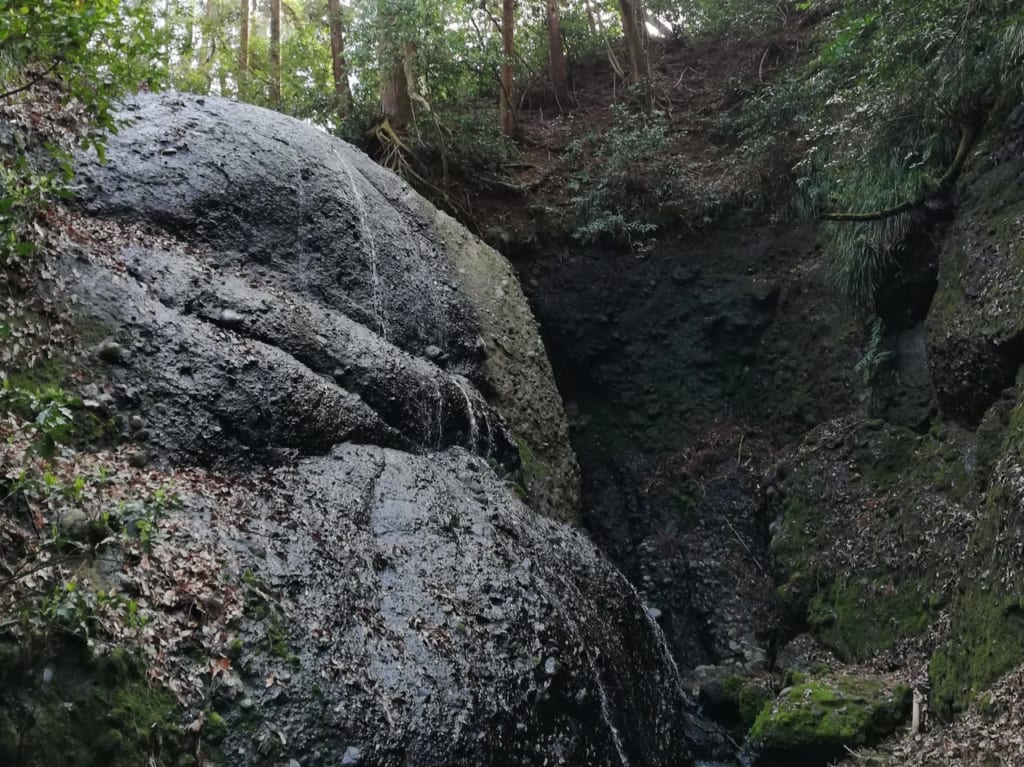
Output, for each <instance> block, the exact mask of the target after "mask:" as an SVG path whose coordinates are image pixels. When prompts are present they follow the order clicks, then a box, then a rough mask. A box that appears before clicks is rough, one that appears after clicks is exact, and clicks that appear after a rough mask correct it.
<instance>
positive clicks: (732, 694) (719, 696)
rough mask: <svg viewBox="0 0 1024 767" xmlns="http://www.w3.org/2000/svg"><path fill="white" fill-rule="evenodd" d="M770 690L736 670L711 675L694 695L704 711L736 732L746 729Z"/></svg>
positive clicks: (769, 694)
mask: <svg viewBox="0 0 1024 767" xmlns="http://www.w3.org/2000/svg"><path fill="white" fill-rule="evenodd" d="M772 697H773V696H772V693H771V692H770V691H769V690H768V688H767V687H766V686H765V685H764V684H762V683H760V682H759V681H758V680H754V679H747V678H746V677H744V676H742V675H740V674H730V675H729V676H726V677H724V678H721V677H720V678H718V679H712V680H709V681H708V682H706V683H704V684H702V685H701V687H700V693H699V695H698V699H699V701H700V704H701V708H702V709H703V711H704V713H705V715H707V716H708V717H710V718H711V719H713V720H714V721H716V722H718V723H719V724H722V725H724V726H726V727H730V728H735V729H736V731H737V734H739V733H740V732H746V731H747V730H749V729H750V727H751V725H753V723H754V720H755V719H757V715H758V714H759V713H761V709H763V708H764V705H765V703H767V702H768V701H770V700H771V699H772Z"/></svg>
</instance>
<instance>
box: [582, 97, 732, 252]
mask: <svg viewBox="0 0 1024 767" xmlns="http://www.w3.org/2000/svg"><path fill="white" fill-rule="evenodd" d="M614 109H615V123H614V125H613V126H612V128H611V129H610V130H608V131H606V132H604V133H603V134H600V135H598V134H593V133H592V134H589V135H588V136H586V137H584V138H582V139H579V140H577V141H574V142H573V143H572V144H570V145H569V148H568V150H567V153H566V157H565V161H566V163H567V164H568V165H569V166H571V167H576V168H578V170H576V171H574V172H573V173H572V174H571V176H570V178H569V185H568V186H569V190H570V191H571V192H572V193H573V197H572V199H571V201H572V205H573V208H574V212H575V215H576V221H577V226H576V231H575V235H574V236H575V237H576V238H577V239H578V240H581V241H583V242H594V241H596V240H599V239H601V238H604V237H608V238H611V239H614V240H619V241H622V242H628V243H629V244H630V245H631V246H633V245H636V244H637V243H638V242H639V241H641V240H643V239H644V238H645V237H648V236H650V235H651V234H653V233H654V232H655V231H657V229H658V227H659V225H660V224H662V223H664V222H665V221H666V220H668V219H671V218H675V217H679V216H682V217H684V218H686V219H688V220H690V221H691V222H695V221H702V220H704V219H706V218H707V217H708V215H709V213H710V212H711V211H712V210H714V209H715V208H716V207H718V206H719V204H720V202H721V200H720V196H719V193H718V191H717V190H716V189H715V188H714V187H713V186H712V185H710V184H707V183H704V182H702V181H701V180H700V179H699V178H698V177H697V176H696V174H694V173H693V172H692V170H691V169H690V168H689V167H688V166H687V165H686V163H685V161H684V160H683V159H682V158H680V157H679V156H678V155H677V154H675V153H673V152H672V151H671V149H670V146H669V145H670V143H671V141H672V137H671V136H670V134H669V131H668V124H667V123H666V122H665V120H664V116H663V115H662V114H661V113H658V112H654V113H653V114H650V115H647V114H643V113H633V112H631V111H630V110H629V109H628V108H627V107H625V106H622V105H616V106H615V107H614Z"/></svg>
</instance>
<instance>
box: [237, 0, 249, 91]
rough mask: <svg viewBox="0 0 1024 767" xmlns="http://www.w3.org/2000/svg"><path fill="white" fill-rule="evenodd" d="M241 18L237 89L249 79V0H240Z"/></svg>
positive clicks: (243, 86) (241, 89)
mask: <svg viewBox="0 0 1024 767" xmlns="http://www.w3.org/2000/svg"><path fill="white" fill-rule="evenodd" d="M240 7H241V10H242V20H241V22H240V23H239V26H238V91H239V94H241V92H242V91H243V90H245V85H246V81H247V80H248V79H249V0H241V5H240Z"/></svg>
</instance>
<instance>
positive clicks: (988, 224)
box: [927, 110, 1024, 423]
mask: <svg viewBox="0 0 1024 767" xmlns="http://www.w3.org/2000/svg"><path fill="white" fill-rule="evenodd" d="M1008 128H1009V131H1008V132H1009V135H1010V136H1011V138H1010V139H1009V140H1007V141H1006V143H1005V144H1003V145H1002V146H1000V147H999V149H998V150H997V151H996V152H993V153H992V154H991V155H989V157H988V158H987V160H986V161H985V162H983V163H980V165H979V166H978V167H977V169H976V171H975V172H974V173H973V175H972V176H970V177H968V179H967V180H966V182H965V183H964V185H963V187H962V189H961V193H960V196H959V199H958V207H959V210H960V211H961V212H960V215H958V216H957V219H956V222H955V224H954V225H953V226H952V227H951V229H950V232H949V234H948V236H947V238H946V240H945V243H944V246H943V249H942V252H941V255H940V260H939V285H938V290H937V292H936V294H935V299H934V301H933V302H932V308H931V311H930V313H929V316H928V322H927V326H928V343H929V350H928V351H929V367H930V369H931V374H932V382H933V384H934V386H935V392H936V394H937V396H938V399H939V403H940V405H941V406H942V408H943V409H944V410H945V411H946V412H948V413H950V414H951V415H954V416H956V417H959V418H962V419H964V420H967V421H969V422H974V423H976V422H977V421H978V420H979V419H980V418H981V416H982V415H983V414H984V413H985V411H986V410H987V409H988V407H989V406H990V405H991V404H992V403H993V402H995V401H996V399H998V397H999V394H1000V392H1001V391H1002V390H1003V389H1005V388H1007V387H1009V386H1012V384H1013V381H1014V377H1015V375H1016V373H1017V370H1018V368H1019V367H1020V365H1021V363H1022V362H1024V311H1022V309H1021V302H1020V274H1021V269H1022V268H1024V200H1022V199H1021V195H1020V193H1019V190H1020V178H1021V176H1022V174H1024V110H1017V114H1016V116H1015V117H1014V118H1013V119H1011V121H1010V125H1009V126H1008Z"/></svg>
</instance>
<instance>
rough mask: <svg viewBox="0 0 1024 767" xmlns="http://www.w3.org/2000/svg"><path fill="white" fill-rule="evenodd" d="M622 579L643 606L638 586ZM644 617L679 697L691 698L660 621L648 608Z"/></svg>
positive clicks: (626, 579)
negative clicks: (655, 618) (653, 616)
mask: <svg viewBox="0 0 1024 767" xmlns="http://www.w3.org/2000/svg"><path fill="white" fill-rule="evenodd" d="M622 580H623V582H624V583H625V584H626V586H627V587H628V588H629V590H630V591H631V592H632V593H633V597H634V598H635V599H636V601H637V603H638V604H639V605H641V606H643V604H644V601H643V600H642V599H641V598H640V592H638V591H637V590H636V586H634V585H633V584H632V583H631V582H630V581H629V579H628V578H626V577H625V576H622ZM644 618H646V620H647V623H648V624H649V625H650V627H651V631H652V632H653V633H654V636H655V637H656V638H657V640H658V647H659V649H660V650H661V654H662V657H663V658H664V659H665V660H666V661H668V667H669V669H670V670H671V672H672V684H673V685H674V687H675V689H676V691H677V692H678V693H679V697H680V698H681V699H682V700H684V701H685V700H689V699H690V695H689V693H687V692H686V685H685V684H684V683H683V675H682V674H681V673H680V672H679V665H678V664H677V663H676V659H675V656H673V655H672V650H670V649H669V646H668V640H667V639H666V638H665V632H664V631H662V630H661V626H660V625H659V624H658V621H656V620H654V618H652V617H651V614H650V613H649V612H648V611H647V610H646V608H645V609H644Z"/></svg>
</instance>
